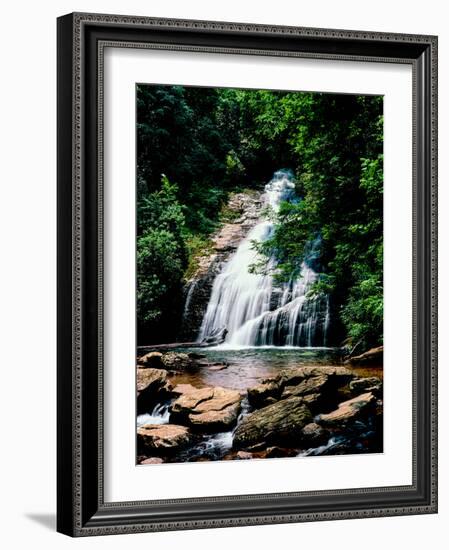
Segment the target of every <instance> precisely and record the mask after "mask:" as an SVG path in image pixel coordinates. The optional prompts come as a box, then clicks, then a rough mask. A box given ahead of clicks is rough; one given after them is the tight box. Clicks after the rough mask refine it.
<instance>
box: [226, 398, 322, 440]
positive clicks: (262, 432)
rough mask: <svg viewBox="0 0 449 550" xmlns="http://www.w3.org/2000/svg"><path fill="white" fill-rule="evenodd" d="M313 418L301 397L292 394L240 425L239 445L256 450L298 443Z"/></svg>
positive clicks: (236, 435) (238, 433)
mask: <svg viewBox="0 0 449 550" xmlns="http://www.w3.org/2000/svg"><path fill="white" fill-rule="evenodd" d="M311 422H312V414H311V412H310V410H309V407H308V406H307V404H306V403H305V401H304V400H303V399H302V398H300V397H290V398H289V399H283V400H282V401H278V402H276V403H273V404H272V405H268V406H267V407H264V408H263V409H259V410H257V411H255V412H253V413H251V414H249V415H248V416H246V417H245V418H244V419H243V420H242V422H241V423H240V424H239V425H238V426H237V429H236V430H235V433H234V441H233V446H234V448H235V449H243V450H254V449H262V448H266V447H268V446H272V445H283V444H285V445H286V446H288V445H295V444H296V443H298V442H299V439H300V435H301V430H302V428H304V426H306V425H307V424H309V423H311Z"/></svg>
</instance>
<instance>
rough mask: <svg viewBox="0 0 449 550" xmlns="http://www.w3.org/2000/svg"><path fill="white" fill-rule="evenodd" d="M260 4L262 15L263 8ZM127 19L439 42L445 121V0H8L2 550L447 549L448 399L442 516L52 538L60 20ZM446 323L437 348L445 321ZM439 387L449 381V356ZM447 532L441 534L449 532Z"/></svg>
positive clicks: (444, 139) (443, 228)
mask: <svg viewBox="0 0 449 550" xmlns="http://www.w3.org/2000/svg"><path fill="white" fill-rule="evenodd" d="M256 8H257V9H256ZM74 10H77V11H98V12H101V11H103V12H110V13H111V12H112V13H129V14H138V15H154V16H163V17H180V18H183V17H185V18H200V19H217V20H220V19H221V20H228V21H233V20H234V21H243V22H258V23H267V24H269V23H277V24H290V25H305V26H316V27H336V28H352V29H363V30H380V31H397V32H411V33H429V34H439V35H440V59H441V60H442V61H441V63H440V98H441V102H440V120H443V121H445V120H449V117H448V114H449V113H448V107H447V102H446V101H443V100H444V99H445V98H447V97H449V80H448V76H449V65H448V62H447V60H448V54H449V40H448V39H449V31H448V30H447V26H446V25H447V15H446V13H445V2H443V1H441V2H436V1H428V2H426V3H425V4H423V2H422V1H421V0H420V1H415V0H410V1H408V2H396V3H394V2H391V0H377V1H376V2H370V3H361V2H360V1H359V0H358V1H353V0H340V1H339V2H335V1H333V0H321V2H298V0H292V1H290V2H289V1H283V0H277V1H276V2H275V3H273V2H271V1H265V0H264V1H262V0H259V1H257V2H255V1H254V0H248V1H247V2H243V1H242V0H226V1H223V2H210V1H207V0H206V1H200V0H197V1H195V0H189V1H188V2H185V1H182V0H179V1H175V0H165V1H164V2H153V3H150V2H148V1H132V0H128V1H127V2H126V3H125V2H123V1H121V2H119V1H117V0H109V1H108V2H101V1H99V0H90V1H89V2H74V1H71V2H68V1H65V0H60V1H58V2H54V3H53V5H52V4H51V3H49V2H48V3H47V4H43V3H37V4H35V3H32V2H21V3H15V4H8V5H7V7H5V6H4V7H3V12H2V15H3V17H2V22H3V25H2V33H1V41H2V44H1V46H2V47H1V53H2V86H1V88H0V93H1V95H2V97H1V101H0V106H1V107H0V109H1V118H0V128H1V136H2V143H1V145H2V147H1V150H2V153H3V154H2V161H1V163H0V169H1V179H0V181H1V184H2V195H1V201H0V224H1V227H0V235H1V240H2V242H1V251H2V265H1V271H0V273H1V275H0V277H1V280H2V281H1V282H2V284H1V285H0V289H1V290H0V292H1V296H0V304H1V306H0V307H1V310H0V311H1V323H2V325H1V330H0V334H1V335H2V339H1V347H0V353H1V363H2V375H3V376H2V379H1V382H2V383H1V386H0V387H1V399H0V407H1V419H2V431H1V443H2V452H1V455H0V456H1V467H0V476H1V478H0V481H1V485H0V487H1V503H0V506H1V508H2V509H1V511H0V514H1V515H0V518H1V519H0V521H1V524H2V529H1V531H0V541H1V542H2V543H3V545H5V547H6V548H25V547H26V546H27V545H32V546H33V547H34V548H41V547H42V548H44V547H45V548H58V549H59V548H62V549H64V548H68V547H72V546H74V545H78V547H82V548H103V547H104V548H106V547H108V548H121V547H123V546H124V545H126V547H128V548H138V547H139V548H140V547H141V546H142V545H151V546H152V548H162V547H163V546H164V547H168V548H170V547H176V545H182V547H183V549H193V548H203V547H209V546H212V545H214V546H215V547H218V548H231V547H233V546H235V547H244V546H247V547H248V546H257V547H258V548H272V547H273V545H276V546H278V545H279V544H283V543H285V544H294V545H295V546H298V545H301V546H304V547H305V546H308V545H313V547H314V548H317V549H321V548H323V549H324V548H330V547H332V548H345V549H350V548H354V549H355V548H360V547H361V546H362V547H363V548H364V549H371V548H373V549H374V548H375V549H376V550H377V549H381V548H391V547H392V546H393V545H395V544H397V543H398V542H399V541H400V544H401V546H402V547H404V548H407V549H418V548H423V547H432V546H433V547H436V548H442V547H443V544H444V543H443V544H441V543H439V542H438V541H439V539H440V538H441V539H442V540H444V539H445V538H447V522H448V520H449V503H448V497H449V478H448V471H447V468H445V467H444V465H446V464H447V463H448V459H449V444H448V440H447V437H444V432H445V431H446V429H447V420H448V410H449V405H448V404H447V401H446V400H443V399H442V400H441V401H443V402H442V404H441V409H440V425H441V427H442V429H441V431H442V433H443V437H441V438H440V463H441V465H442V467H441V468H440V514H439V515H438V516H413V517H402V518H385V519H380V518H379V519H370V520H349V521H339V522H326V523H319V524H313V523H309V524H301V525H283V526H265V527H257V528H253V527H246V528H238V529H235V528H234V529H224V530H220V531H209V530H207V531H189V532H184V533H158V534H151V535H149V534H143V535H132V536H120V537H108V538H95V539H84V540H71V539H68V538H65V537H63V536H62V535H58V534H56V533H54V510H55V491H56V488H55V426H56V417H55V410H56V400H55V380H56V376H55V331H56V318H55V308H56V302H55V288H56V287H55V285H56V280H55V266H56V264H55V223H56V217H55V204H56V193H55V163H56V158H55V150H56V143H55V123H56V118H55V110H56V102H55V98H56V91H55V60H56V29H55V18H56V17H57V16H58V15H61V14H64V13H67V12H70V11H74ZM448 148H449V130H448V128H447V127H445V126H443V124H441V129H440V151H441V162H440V182H441V185H440V218H441V222H440V243H441V245H440V266H441V267H440V280H441V285H440V286H441V291H440V311H442V312H444V311H446V310H447V308H448V306H449V303H448V293H447V290H446V288H447V285H443V284H442V283H443V281H447V280H448V278H449V273H448V266H449V263H448V253H447V248H448V247H447V246H446V244H445V243H446V241H447V237H446V236H447V234H448V231H449V220H448V216H447V215H445V211H446V209H447V207H448V206H449V203H448V199H449V197H448V187H447V185H445V184H444V182H447V181H448V177H449V169H448V165H447V162H445V159H446V157H447V155H446V154H445V152H446V151H447V150H448ZM447 323H448V322H447V318H445V316H443V315H441V316H440V332H441V336H440V340H441V342H442V344H443V343H444V340H445V337H446V335H447V330H448V324H447ZM445 351H446V350H445V349H443V350H442V353H441V360H440V363H441V369H440V387H441V388H443V390H442V392H441V393H442V395H444V388H446V387H447V386H448V383H449V374H448V371H447V369H446V365H445V363H446V362H445V361H444V358H445V353H444V352H445ZM445 401H446V402H445ZM445 535H446V537H445Z"/></svg>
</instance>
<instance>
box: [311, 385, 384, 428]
mask: <svg viewBox="0 0 449 550" xmlns="http://www.w3.org/2000/svg"><path fill="white" fill-rule="evenodd" d="M376 401H377V400H376V398H375V397H374V395H373V394H372V393H371V392H369V393H362V394H361V395H359V396H357V397H354V398H353V399H350V400H349V401H344V402H343V403H340V405H338V408H337V409H336V410H335V411H332V412H330V413H328V414H322V415H321V416H320V418H319V421H320V423H322V424H324V425H329V426H331V425H340V424H346V423H347V422H352V421H354V420H357V419H358V418H359V417H360V416H362V414H363V413H365V412H367V409H369V408H371V407H375V405H376Z"/></svg>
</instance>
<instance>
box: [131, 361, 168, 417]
mask: <svg viewBox="0 0 449 550" xmlns="http://www.w3.org/2000/svg"><path fill="white" fill-rule="evenodd" d="M170 390H171V385H170V382H168V380H167V373H166V372H165V371H163V370H159V369H151V368H145V367H138V368H137V410H138V412H142V411H145V410H147V409H148V408H149V407H151V406H153V405H155V404H156V403H157V402H158V401H161V400H163V399H165V398H166V397H167V396H168V394H169V392H170Z"/></svg>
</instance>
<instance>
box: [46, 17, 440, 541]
mask: <svg viewBox="0 0 449 550" xmlns="http://www.w3.org/2000/svg"><path fill="white" fill-rule="evenodd" d="M107 45H114V46H116V47H149V48H159V49H172V50H173V49H176V50H187V51H206V52H210V51H213V52H221V53H223V55H233V54H251V55H270V56H296V57H309V58H310V57H311V58H319V59H341V60H359V61H365V62H372V61H377V62H379V61H380V62H385V63H389V62H390V63H391V62H394V63H407V64H411V65H412V68H413V117H414V121H413V139H414V143H413V159H410V162H412V163H413V194H414V204H413V233H414V235H413V251H414V254H413V266H411V268H412V269H413V395H412V396H410V397H411V399H413V404H414V406H413V428H414V429H413V456H414V460H413V483H412V485H410V486H401V487H375V488H368V489H360V490H357V489H352V490H337V491H335V490H334V491H314V492H303V493H282V494H270V495H264V494H258V495H249V496H248V495H246V496H245V495H239V496H233V497H213V496H210V497H207V498H197V499H182V498H180V499H176V500H170V501H150V500H149V501H142V502H137V503H136V502H120V503H105V502H104V499H103V478H102V464H103V462H102V458H103V447H102V435H103V433H102V414H103V412H102V411H103V410H102V403H103V386H102V384H103V362H102V323H103V319H102V311H103V304H102V239H103V235H102V189H103V187H102V185H103V180H102V177H103V176H102V143H103V141H102V128H103V126H102V124H103V122H102V92H103V87H102V86H103V80H102V79H103V57H102V55H103V48H104V47H105V46H107ZM436 155H437V38H436V37H434V36H422V35H403V34H385V33H373V32H359V31H343V30H329V29H311V28H293V27H279V26H277V27H272V26H264V25H249V24H240V23H219V22H204V21H181V20H169V19H162V20H161V19H152V18H146V17H127V16H112V15H101V14H79V13H78V14H69V15H66V16H63V17H60V18H59V19H58V506H57V508H58V510H57V515H58V521H57V528H58V531H60V532H62V533H66V534H68V535H72V536H86V535H102V534H113V533H131V532H141V531H157V530H174V529H198V528H210V527H221V526H237V525H256V524H263V523H281V522H298V521H311V520H328V519H338V518H360V517H372V516H391V515H403V514H418V513H434V512H436V511H437V485H436V484H437V439H436V438H437V433H436V427H437V401H436V400H437V398H436V391H437V382H436V357H437V355H436V353H437V352H436V347H437V332H436V331H437V327H436V314H437V309H436V308H437V300H436V292H437V281H436V261H437V244H436V239H437V237H436V216H437V210H436V200H437V196H436V194H437V188H436V185H437V182H436V178H437V164H436ZM398 207H400V205H398ZM261 490H263V487H261ZM148 496H149V498H151V495H148Z"/></svg>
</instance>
